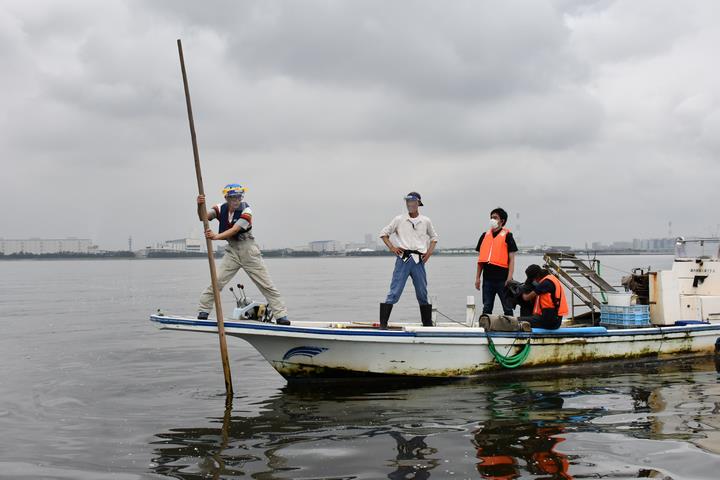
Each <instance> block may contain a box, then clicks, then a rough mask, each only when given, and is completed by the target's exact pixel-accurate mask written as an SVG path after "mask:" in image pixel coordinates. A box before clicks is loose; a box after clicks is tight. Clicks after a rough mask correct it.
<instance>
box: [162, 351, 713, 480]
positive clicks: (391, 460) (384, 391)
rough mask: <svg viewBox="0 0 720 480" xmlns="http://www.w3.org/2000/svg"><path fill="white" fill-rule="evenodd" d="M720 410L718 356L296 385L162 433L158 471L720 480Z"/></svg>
mask: <svg viewBox="0 0 720 480" xmlns="http://www.w3.org/2000/svg"><path fill="white" fill-rule="evenodd" d="M717 405H720V385H718V375H717V372H716V371H715V363H714V362H713V361H708V360H704V361H689V362H682V363H671V364H662V365H654V366H648V367H645V368H643V369H642V370H640V371H634V372H614V373H613V374H611V375H607V376H595V377H565V378H557V377H552V378H534V379H532V380H528V381H517V379H515V381H512V382H509V381H502V380H494V381H493V382H487V381H486V382H482V383H480V382H477V381H466V382H461V383H448V384H443V385H430V386H412V387H410V386H407V385H405V386H403V385H388V384H387V383H369V384H367V383H366V384H358V385H353V386H347V385H345V386H329V385H317V384H316V385H308V386H305V387H296V386H286V387H285V388H283V389H281V390H279V391H278V393H277V395H275V396H274V397H272V398H270V399H267V400H264V401H260V402H258V403H256V404H248V403H247V402H245V403H244V402H243V399H236V405H235V409H234V410H233V411H232V412H231V411H230V410H227V411H225V412H224V415H222V416H219V417H215V418H210V419H209V422H208V424H205V425H203V426H201V427H197V428H194V427H181V428H173V429H170V430H168V431H167V432H162V433H159V434H157V435H156V439H155V440H154V441H153V443H152V448H153V450H154V452H155V455H154V463H153V465H152V466H151V470H152V472H153V473H156V474H162V475H166V476H169V477H172V478H180V479H196V478H240V477H243V478H258V479H276V478H288V479H296V478H304V479H310V478H313V479H316V478H323V479H327V478H343V479H345V478H347V479H350V478H389V479H410V478H414V479H428V478H448V477H453V478H491V479H512V478H518V477H529V478H535V477H540V478H557V479H569V478H587V477H597V476H609V477H624V478H643V477H659V478H663V477H669V478H688V477H690V476H693V477H694V478H714V475H715V473H716V472H715V468H716V467H715V466H716V465H718V463H719V462H720V448H719V445H720V443H719V442H718V438H719V437H718V435H720V408H718V407H717ZM698 447H699V448H698ZM678 451H679V452H681V457H680V459H679V458H678V457H677V456H673V454H672V452H678ZM668 452H671V453H670V454H668ZM688 469H689V470H688ZM686 471H692V473H693V475H689V474H688V475H685V473H686Z"/></svg>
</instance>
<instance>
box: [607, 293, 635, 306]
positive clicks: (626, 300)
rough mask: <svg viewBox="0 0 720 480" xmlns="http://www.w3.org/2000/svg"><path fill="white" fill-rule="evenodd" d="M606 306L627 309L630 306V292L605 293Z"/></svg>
mask: <svg viewBox="0 0 720 480" xmlns="http://www.w3.org/2000/svg"><path fill="white" fill-rule="evenodd" d="M605 296H606V297H607V304H608V305H612V306H613V307H629V306H630V305H631V300H632V293H630V292H607V293H606V294H605Z"/></svg>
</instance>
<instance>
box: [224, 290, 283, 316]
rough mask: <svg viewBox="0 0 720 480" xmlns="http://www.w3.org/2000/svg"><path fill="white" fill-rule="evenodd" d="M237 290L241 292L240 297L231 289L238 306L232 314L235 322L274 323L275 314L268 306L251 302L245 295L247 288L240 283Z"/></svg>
mask: <svg viewBox="0 0 720 480" xmlns="http://www.w3.org/2000/svg"><path fill="white" fill-rule="evenodd" d="M237 288H238V291H239V292H240V295H239V296H238V295H237V294H236V293H235V290H234V289H233V288H232V287H230V291H231V292H232V294H233V296H234V297H235V305H236V307H235V309H234V310H233V314H232V319H233V320H258V321H260V322H266V323H267V322H270V321H272V318H273V312H272V310H271V309H270V308H268V306H267V305H266V304H264V303H260V302H254V301H251V300H249V299H248V298H247V295H246V294H245V286H243V285H242V284H240V283H238V284H237Z"/></svg>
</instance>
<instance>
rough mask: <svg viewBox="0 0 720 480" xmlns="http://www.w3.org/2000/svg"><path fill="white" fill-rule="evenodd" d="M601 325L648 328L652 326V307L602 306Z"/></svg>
mask: <svg viewBox="0 0 720 480" xmlns="http://www.w3.org/2000/svg"><path fill="white" fill-rule="evenodd" d="M600 324H601V325H606V326H613V327H624V328H633V327H647V326H649V325H650V306H649V305H629V306H615V305H602V306H601V307H600Z"/></svg>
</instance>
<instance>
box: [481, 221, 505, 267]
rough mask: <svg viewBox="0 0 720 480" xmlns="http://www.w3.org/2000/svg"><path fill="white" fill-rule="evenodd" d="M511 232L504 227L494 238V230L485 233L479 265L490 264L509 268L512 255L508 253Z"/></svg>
mask: <svg viewBox="0 0 720 480" xmlns="http://www.w3.org/2000/svg"><path fill="white" fill-rule="evenodd" d="M508 233H510V230H508V229H507V228H505V227H503V228H502V230H500V232H498V234H497V235H496V236H493V231H492V228H491V229H490V230H488V231H487V232H486V233H485V237H483V241H482V243H481V244H480V255H478V263H489V264H491V265H497V266H498V267H503V268H508V266H509V265H510V255H509V253H508V247H507V242H506V241H505V239H506V238H507V234H508Z"/></svg>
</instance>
